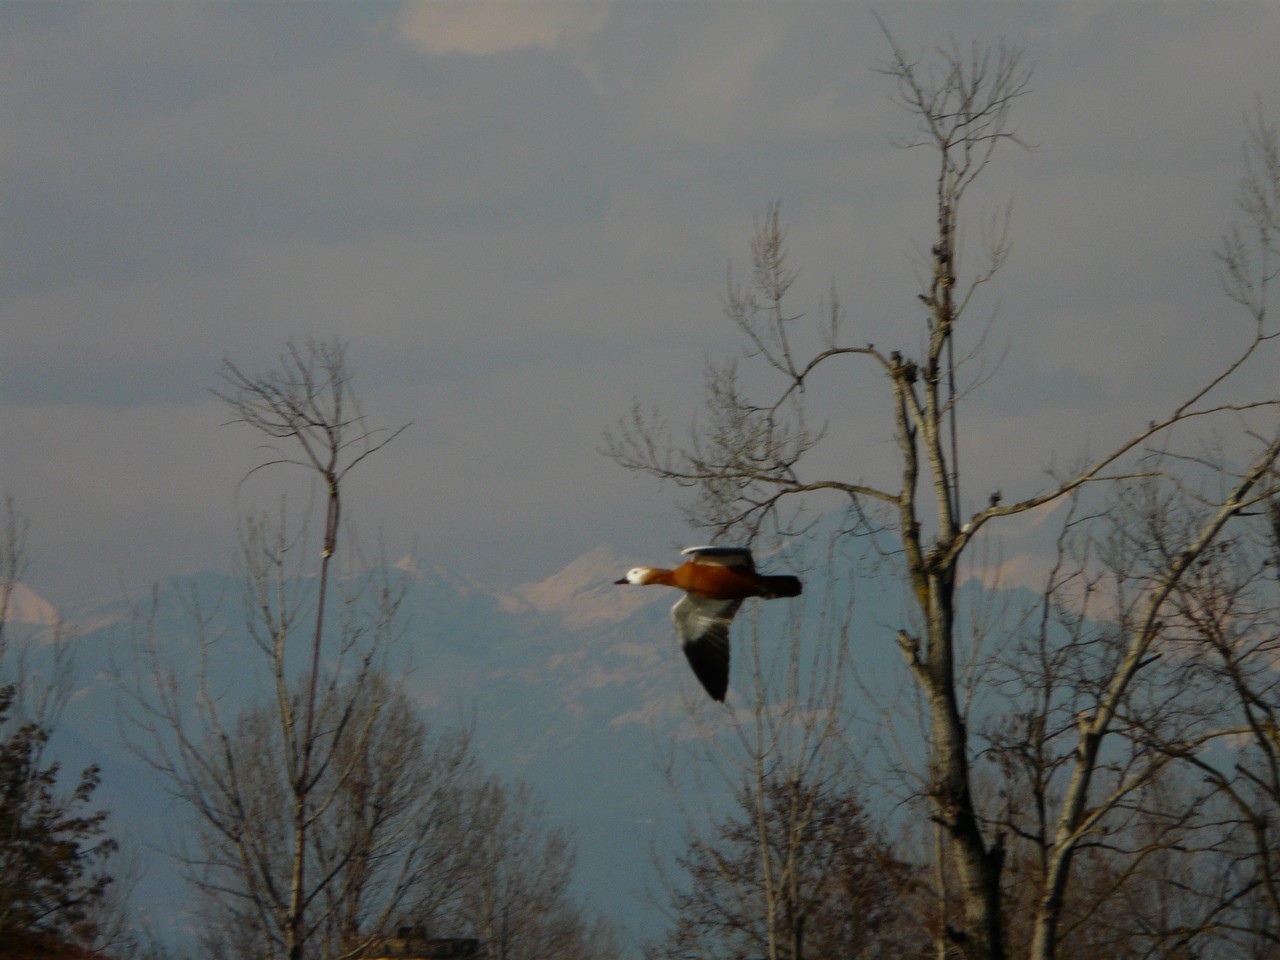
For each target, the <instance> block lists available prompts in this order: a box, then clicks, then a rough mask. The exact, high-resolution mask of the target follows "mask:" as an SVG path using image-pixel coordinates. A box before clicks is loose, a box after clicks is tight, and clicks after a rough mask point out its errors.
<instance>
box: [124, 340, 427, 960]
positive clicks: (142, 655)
mask: <svg viewBox="0 0 1280 960" xmlns="http://www.w3.org/2000/svg"><path fill="white" fill-rule="evenodd" d="M222 380H223V388H222V389H221V390H219V391H216V393H217V395H218V396H219V397H220V398H221V399H222V400H223V401H224V402H225V403H226V404H227V406H228V407H229V409H230V410H231V411H232V413H233V415H234V420H233V422H236V423H244V424H247V425H248V426H249V427H250V428H252V429H253V430H254V431H255V432H257V433H258V434H259V435H261V436H262V437H264V438H265V449H266V450H267V452H268V455H267V458H266V459H265V460H264V462H263V463H262V464H261V465H259V466H258V467H257V468H255V471H254V472H257V471H260V470H263V469H266V468H268V467H274V466H278V465H284V466H298V467H302V468H303V469H304V470H306V471H308V472H309V473H310V474H311V475H312V476H313V477H314V479H315V480H316V481H317V485H318V487H319V491H320V502H321V504H322V509H321V524H320V531H321V542H320V551H319V561H318V564H317V565H316V567H315V568H314V569H312V568H309V567H308V564H307V562H306V560H305V559H302V560H300V559H299V555H300V554H303V553H304V552H305V549H304V548H305V546H306V542H307V541H306V529H305V524H304V526H303V529H301V530H300V531H298V532H296V533H295V532H293V531H292V530H290V529H288V527H287V518H286V517H285V516H284V511H283V509H282V511H281V514H282V515H281V519H280V520H279V522H278V523H275V524H273V523H271V522H269V521H267V520H266V519H261V518H253V519H250V520H249V521H248V522H247V524H246V526H245V532H244V535H243V537H242V540H241V556H242V560H243V564H244V576H243V585H244V586H243V590H244V592H243V597H242V600H243V609H244V612H245V632H246V633H247V635H248V637H249V638H250V639H251V641H252V648H253V649H255V650H256V652H257V654H258V655H259V657H260V660H259V663H260V664H261V668H262V675H263V677H264V678H265V679H266V680H267V682H268V683H269V684H270V686H271V688H272V691H273V693H272V707H271V709H270V710H269V711H257V712H253V711H251V712H249V713H246V714H243V715H241V716H240V717H238V718H233V717H232V716H229V714H230V712H231V711H230V710H228V709H226V708H225V707H224V706H223V697H224V696H225V694H226V690H225V689H219V688H218V687H217V686H216V684H215V682H214V680H213V677H212V672H211V667H210V664H211V661H212V658H213V657H214V654H215V651H216V650H218V649H219V644H220V642H222V641H224V640H225V639H226V638H225V636H223V635H221V634H219V633H217V632H215V630H214V626H213V620H212V618H211V616H210V615H209V614H208V612H207V611H205V610H203V609H202V607H201V602H202V600H201V598H200V597H199V596H197V595H194V594H191V595H187V596H186V597H185V598H184V599H185V602H186V604H187V605H188V610H189V613H190V614H191V617H192V620H193V622H194V624H195V626H196V628H197V633H198V656H199V658H200V659H199V668H198V669H197V670H196V680H195V683H194V688H193V687H191V686H189V685H188V683H186V682H185V677H186V676H188V675H189V670H184V669H183V668H181V667H179V666H177V665H175V664H174V663H172V662H171V661H170V660H168V659H167V658H166V656H165V655H164V654H162V652H161V647H162V645H163V642H164V641H165V639H166V638H164V637H160V636H157V634H156V631H155V625H154V623H148V622H146V621H145V619H144V621H143V622H142V623H141V625H140V629H139V631H138V632H137V636H136V639H137V641H138V642H137V644H136V655H137V656H138V658H139V659H140V661H141V663H142V664H143V666H144V668H145V669H144V672H143V676H144V677H145V678H146V680H145V681H144V682H143V684H142V685H141V686H140V687H138V688H135V689H134V693H135V697H134V702H135V704H136V705H137V706H138V707H140V708H141V709H140V711H139V712H138V715H137V719H138V720H139V722H141V723H142V724H143V725H144V727H145V728H146V729H147V730H148V731H149V732H150V733H151V735H152V738H151V739H152V743H153V748H152V749H151V750H150V751H149V759H150V761H151V762H152V763H153V765H154V766H155V767H156V769H158V770H159V771H160V772H161V773H162V774H163V775H164V776H165V777H166V778H167V779H168V782H169V785H170V788H171V789H172V790H173V791H174V793H175V794H176V795H177V796H178V797H179V798H181V799H183V800H184V801H186V802H187V803H188V804H189V805H190V808H191V810H192V811H193V813H194V815H195V817H196V819H197V820H198V821H199V822H200V824H201V826H202V829H203V834H202V836H203V838H204V840H205V844H206V846H205V848H204V850H203V851H202V853H203V854H207V855H208V860H207V862H205V861H202V860H201V859H200V855H197V856H196V857H195V859H194V861H193V865H195V866H198V867H201V868H207V869H202V870H197V871H196V876H197V880H198V882H200V883H202V884H205V886H206V889H209V890H217V891H220V892H221V893H224V894H226V895H227V896H229V897H230V898H232V899H236V900H239V901H242V902H243V903H245V904H247V905H248V906H247V907H246V909H247V911H248V912H249V913H250V914H252V916H253V924H252V926H251V927H250V929H253V930H255V931H258V932H260V933H261V935H262V938H263V939H262V940H261V941H260V942H259V943H258V944H257V947H256V949H257V950H258V951H260V952H261V951H266V952H267V953H268V954H269V955H271V956H283V957H287V958H289V960H300V958H302V957H304V956H306V955H309V954H314V953H316V952H317V950H316V949H315V948H313V947H312V944H314V943H316V941H317V939H318V938H319V936H320V935H321V931H324V930H328V929H330V928H331V925H332V923H333V922H334V918H335V916H337V915H339V914H341V913H342V912H343V911H344V910H346V911H348V912H349V911H350V909H351V904H350V895H349V893H347V892H343V891H341V890H339V888H340V887H341V885H342V884H344V883H346V882H347V881H348V880H349V879H350V875H351V873H350V870H351V868H352V867H351V865H352V863H353V862H355V861H357V860H359V859H360V857H361V854H362V852H363V854H364V855H365V857H366V860H368V859H369V856H368V854H369V851H368V849H367V845H368V844H369V843H371V842H373V841H372V840H370V838H369V837H367V836H361V835H360V834H359V831H357V830H353V831H352V832H351V834H350V835H349V836H348V837H347V838H346V843H347V845H346V846H345V847H344V848H343V850H342V851H341V852H338V853H335V852H334V851H332V850H328V849H327V848H326V847H325V843H326V842H327V841H329V840H330V839H331V838H330V837H328V836H327V835H326V833H325V830H326V825H327V823H328V821H327V820H326V818H327V817H330V816H331V815H332V814H333V812H334V811H335V810H336V809H339V808H340V807H341V806H342V804H343V802H344V800H346V799H349V798H350V797H351V796H352V795H353V792H354V793H357V794H358V793H359V792H360V791H361V790H363V789H366V787H367V786H368V784H366V783H365V780H364V779H363V778H365V777H367V775H368V773H369V764H370V763H372V762H373V758H374V757H377V756H381V752H383V751H385V749H386V743H385V742H384V741H383V739H382V738H383V737H384V736H386V735H387V734H386V730H387V724H386V722H387V720H388V718H389V717H390V716H392V715H393V714H394V712H395V711H396V709H397V707H396V702H395V691H394V689H393V688H390V687H388V686H387V685H386V684H384V683H382V682H381V681H380V679H379V677H380V671H381V668H382V666H383V663H384V660H385V655H386V652H387V650H388V647H389V645H390V644H391V643H392V642H393V640H394V639H395V635H396V626H395V617H396V611H397V609H398V606H399V603H400V598H401V593H400V591H399V588H398V587H396V586H395V584H393V583H392V582H390V581H389V580H387V579H385V578H384V579H382V580H381V581H374V582H372V583H371V582H370V581H369V579H368V577H367V576H349V577H345V578H343V579H342V581H341V583H339V582H338V577H337V570H336V567H335V564H336V563H337V562H338V561H337V557H338V548H339V545H340V538H341V537H342V535H343V532H344V531H345V529H346V524H345V523H344V516H343V507H344V494H345V491H346V483H347V481H348V478H349V476H350V474H351V472H352V471H353V470H354V469H355V468H356V467H357V466H359V465H360V464H362V463H363V462H364V461H365V460H366V459H367V458H368V457H370V456H372V455H373V454H375V453H377V452H378V451H380V450H381V449H383V448H384V447H385V446H386V445H387V444H388V443H389V442H390V441H391V440H393V439H394V438H395V437H396V436H397V435H398V434H399V433H400V432H401V430H403V429H404V428H403V427H401V428H399V429H395V430H383V429H379V428H375V427H373V426H371V425H370V424H369V422H368V421H367V419H366V418H365V416H364V414H363V412H362V410H361V408H360V406H359V404H358V402H357V400H356V397H355V394H354V392H353V389H352V381H351V372H350V369H349V368H348V365H347V360H346V349H345V346H344V345H343V344H342V343H341V342H338V341H334V342H332V343H324V344H317V343H310V344H308V345H307V346H306V347H305V348H300V347H297V346H294V345H290V346H289V348H288V350H287V351H286V352H285V353H284V354H283V355H282V356H281V358H280V363H279V366H278V368H277V369H275V370H272V371H270V372H269V373H267V374H265V375H262V376H257V375H250V374H248V373H246V372H244V371H243V370H241V369H240V368H239V367H238V366H236V365H235V364H234V363H231V362H230V361H227V362H226V363H225V364H224V367H223V370H222ZM355 572H356V573H359V571H358V570H357V571H355ZM336 589H341V590H342V591H343V595H342V596H341V597H340V600H341V603H340V604H339V605H337V606H336V609H335V604H334V603H333V597H332V596H331V594H332V593H333V592H334V591H335V590H336ZM152 609H153V611H154V609H156V607H155V605H154V604H153V607H152ZM401 732H402V733H404V735H405V736H411V735H412V733H411V731H409V732H405V731H404V730H403V727H402V730H401ZM247 746H255V747H258V748H259V749H256V750H254V749H246V747H247ZM379 773H380V774H385V771H382V770H380V771H379ZM280 818H284V819H285V820H286V821H287V823H288V829H287V830H285V831H284V832H283V833H282V832H281V830H280V822H279V821H280ZM390 829H392V831H393V833H394V832H396V831H398V830H400V829H401V828H400V827H399V826H396V827H393V828H390ZM407 842H409V843H410V844H412V843H414V842H419V838H416V837H414V838H412V839H411V840H409V841H407ZM362 844H363V845H365V846H364V847H362V846H361V845H362ZM335 857H336V860H335V859H334V858H335ZM393 869H394V868H393ZM369 883H370V884H372V880H370V881H369ZM392 889H393V891H394V890H398V889H399V888H398V887H397V886H396V885H395V884H394V883H393V884H392ZM384 903H385V910H386V912H388V913H389V912H390V911H393V910H394V909H395V907H396V905H397V903H398V901H397V899H396V895H395V894H394V893H393V894H391V895H389V896H388V898H387V899H386V900H385V902H384ZM374 913H375V915H378V914H377V912H376V911H374ZM361 916H362V918H363V916H364V915H363V914H361Z"/></svg>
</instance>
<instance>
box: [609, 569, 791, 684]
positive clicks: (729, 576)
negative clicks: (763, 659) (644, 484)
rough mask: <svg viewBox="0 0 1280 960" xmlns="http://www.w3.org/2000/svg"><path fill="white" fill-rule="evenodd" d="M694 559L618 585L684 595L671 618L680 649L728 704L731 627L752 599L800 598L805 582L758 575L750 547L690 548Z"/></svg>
mask: <svg viewBox="0 0 1280 960" xmlns="http://www.w3.org/2000/svg"><path fill="white" fill-rule="evenodd" d="M680 554H681V556H687V557H688V558H689V559H688V560H686V561H685V562H684V563H682V564H680V566H678V567H676V568H675V569H674V570H665V569H663V568H662V567H632V568H631V569H630V570H628V571H627V575H626V576H625V577H623V578H622V579H621V580H616V581H614V582H615V583H620V584H622V583H636V584H642V585H643V584H651V583H657V584H662V585H663V586H668V587H676V588H677V589H680V590H683V591H684V596H683V597H681V598H680V599H679V600H678V601H677V602H676V605H675V606H674V607H672V608H671V618H672V619H673V620H674V621H675V623H676V636H677V637H678V638H679V640H680V648H681V649H682V650H684V655H685V656H686V657H687V658H688V659H689V666H691V667H693V672H694V675H695V676H697V678H698V680H699V681H701V683H702V686H703V687H705V688H706V691H707V693H709V694H711V698H712V699H713V700H717V701H720V702H721V703H723V702H724V696H725V692H726V691H727V690H728V688H729V623H730V621H731V620H733V615H734V614H735V613H737V612H738V608H739V607H740V606H742V601H743V600H745V599H746V598H747V597H760V598H762V599H764V600H772V599H774V598H776V597H796V596H799V595H800V591H801V589H802V588H801V585H800V580H799V579H798V578H796V577H792V576H765V575H763V574H759V573H756V565H755V561H754V560H752V559H751V551H750V550H748V549H747V548H746V547H685V549H683V550H681V551H680Z"/></svg>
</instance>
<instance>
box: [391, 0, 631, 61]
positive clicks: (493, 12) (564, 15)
mask: <svg viewBox="0 0 1280 960" xmlns="http://www.w3.org/2000/svg"><path fill="white" fill-rule="evenodd" d="M607 16H608V5H607V4H606V3H603V2H599V0H597V2H590V3H588V2H572V0H555V2H537V0H523V2H518V3H511V2H505V3H504V2H493V0H447V2H439V0H432V2H425V3H413V4H409V5H407V6H406V7H405V8H404V10H403V11H402V13H401V16H400V21H399V24H398V28H399V32H400V35H401V36H402V37H404V38H405V39H407V40H409V41H410V42H412V43H414V44H415V45H417V46H418V47H421V48H422V49H423V50H426V51H427V52H428V53H455V52H456V53H471V54H486V53H500V52H502V51H504V50H514V49H517V48H519V47H545V48H548V49H549V48H553V47H556V46H558V45H559V44H561V43H564V42H566V41H570V40H574V39H577V38H579V37H582V36H585V35H586V34H589V33H592V32H594V31H595V30H598V29H599V28H600V26H601V25H602V24H603V23H604V21H605V19H606V17H607Z"/></svg>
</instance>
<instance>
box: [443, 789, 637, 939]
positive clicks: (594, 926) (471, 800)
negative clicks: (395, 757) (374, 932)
mask: <svg viewBox="0 0 1280 960" xmlns="http://www.w3.org/2000/svg"><path fill="white" fill-rule="evenodd" d="M465 810H466V816H465V818H464V819H463V820H462V821H461V825H462V827H463V830H464V831H465V832H464V833H463V834H462V835H460V836H459V837H458V840H459V841H460V842H461V844H462V845H463V848H464V849H465V850H466V853H465V855H464V858H463V863H462V864H461V870H460V875H459V882H458V885H457V891H458V892H457V896H456V898H454V899H453V901H452V909H451V910H450V911H448V912H446V913H445V918H446V919H448V920H449V922H450V923H451V924H452V927H453V929H455V930H459V931H462V932H464V933H468V934H470V935H471V936H473V937H475V938H476V939H478V940H480V941H482V942H483V943H484V944H485V951H486V957H488V958H489V960H541V958H543V957H561V958H564V960H611V958H615V957H617V956H618V953H619V951H618V948H617V945H616V943H615V941H614V936H613V931H612V929H611V928H610V927H609V925H608V924H606V923H604V922H603V921H601V920H599V919H598V918H597V919H593V918H592V916H591V914H590V913H589V912H588V911H586V910H584V909H583V907H582V906H581V905H580V904H579V903H578V902H577V901H576V900H575V898H574V897H573V894H572V892H571V889H570V881H571V880H572V876H573V870H574V866H575V864H576V862H577V852H576V849H575V846H574V842H573V839H572V837H571V835H570V833H569V832H568V831H567V830H565V829H564V828H563V827H552V826H549V825H548V824H547V822H546V821H547V811H546V808H545V805H544V804H543V803H542V802H541V801H540V800H538V799H537V797H536V796H535V795H534V793H533V790H532V789H531V788H530V787H529V785H528V784H526V783H523V782H520V781H516V782H514V783H504V782H503V781H501V780H499V779H497V778H495V777H481V778H478V779H477V780H476V781H475V782H474V784H473V785H472V787H471V789H470V790H469V791H468V792H467V795H466V799H465Z"/></svg>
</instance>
